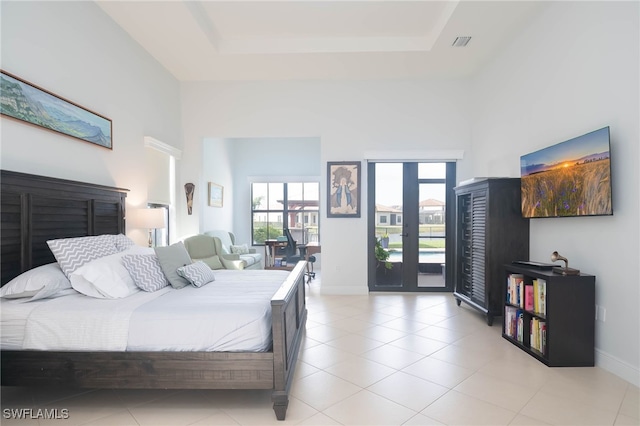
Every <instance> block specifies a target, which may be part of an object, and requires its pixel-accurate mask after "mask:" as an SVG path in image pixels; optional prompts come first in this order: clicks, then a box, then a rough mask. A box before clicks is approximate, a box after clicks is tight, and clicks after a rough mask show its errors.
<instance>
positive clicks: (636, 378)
mask: <svg viewBox="0 0 640 426" xmlns="http://www.w3.org/2000/svg"><path fill="white" fill-rule="evenodd" d="M595 358H596V363H595V364H596V366H597V367H600V368H602V369H604V370H607V371H608V372H610V373H613V374H615V375H616V376H618V377H620V378H622V379H624V380H626V381H627V382H629V383H631V384H633V385H635V386H637V387H640V370H639V369H638V367H636V366H633V365H631V364H629V363H628V362H625V361H623V360H621V359H619V358H616V357H615V356H613V355H611V354H608V353H606V352H604V351H602V350H600V349H596V350H595Z"/></svg>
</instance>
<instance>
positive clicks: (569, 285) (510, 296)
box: [502, 264, 596, 367]
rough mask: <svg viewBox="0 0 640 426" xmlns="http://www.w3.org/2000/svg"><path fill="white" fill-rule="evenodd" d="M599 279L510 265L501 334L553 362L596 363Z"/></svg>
mask: <svg viewBox="0 0 640 426" xmlns="http://www.w3.org/2000/svg"><path fill="white" fill-rule="evenodd" d="M595 281H596V277H595V276H593V275H589V274H580V275H560V274H555V273H553V272H552V271H550V270H540V269H534V268H527V267H522V266H518V265H512V264H508V265H505V280H504V292H503V295H504V312H503V314H504V316H503V321H502V337H503V338H505V339H506V340H508V341H509V342H511V343H512V344H514V345H515V346H517V347H519V348H520V349H522V350H523V351H525V352H527V353H528V354H530V355H531V356H533V357H534V358H536V359H538V360H539V361H541V362H543V363H544V364H546V365H548V366H549V367H592V366H593V365H594V343H595V342H594V337H595V324H594V323H595ZM529 286H531V287H530V288H527V287H529ZM527 293H529V296H527Z"/></svg>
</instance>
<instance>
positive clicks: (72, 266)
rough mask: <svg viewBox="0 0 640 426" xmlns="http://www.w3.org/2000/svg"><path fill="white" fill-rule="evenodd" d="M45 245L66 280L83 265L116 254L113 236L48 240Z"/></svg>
mask: <svg viewBox="0 0 640 426" xmlns="http://www.w3.org/2000/svg"><path fill="white" fill-rule="evenodd" d="M47 245H48V246H49V248H50V249H51V252H52V253H53V256H54V257H55V258H56V260H57V261H58V265H60V269H62V272H64V274H65V275H66V276H67V278H69V275H70V274H71V273H72V272H73V271H75V270H76V269H78V268H79V267H81V266H82V265H84V264H85V263H87V262H91V261H92V260H95V259H98V258H101V257H104V256H109V255H111V254H114V253H117V252H118V249H117V248H116V245H115V243H114V241H113V235H96V236H89V237H76V238H62V239H59V240H49V241H47Z"/></svg>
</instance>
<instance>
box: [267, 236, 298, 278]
mask: <svg viewBox="0 0 640 426" xmlns="http://www.w3.org/2000/svg"><path fill="white" fill-rule="evenodd" d="M287 244H288V243H287V242H286V241H280V240H265V241H264V269H284V270H287V271H291V270H293V267H294V266H295V265H286V266H276V250H277V249H278V248H282V247H286V246H287ZM280 259H282V257H281V258H280Z"/></svg>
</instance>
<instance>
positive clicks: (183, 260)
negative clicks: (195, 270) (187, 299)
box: [154, 241, 191, 289]
mask: <svg viewBox="0 0 640 426" xmlns="http://www.w3.org/2000/svg"><path fill="white" fill-rule="evenodd" d="M154 250H155V252H156V256H158V261H159V262H160V266H161V267H162V271H163V272H164V274H165V275H166V277H167V280H169V284H171V287H173V288H176V289H178V288H183V287H186V286H188V285H189V284H190V283H189V281H188V280H187V279H186V278H183V277H181V276H180V275H178V273H177V272H176V270H177V269H178V268H180V267H181V266H186V265H191V256H189V253H188V252H187V249H186V248H185V247H184V244H183V243H182V241H180V242H177V243H175V244H171V245H170V246H169V247H156V248H155V249H154Z"/></svg>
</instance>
